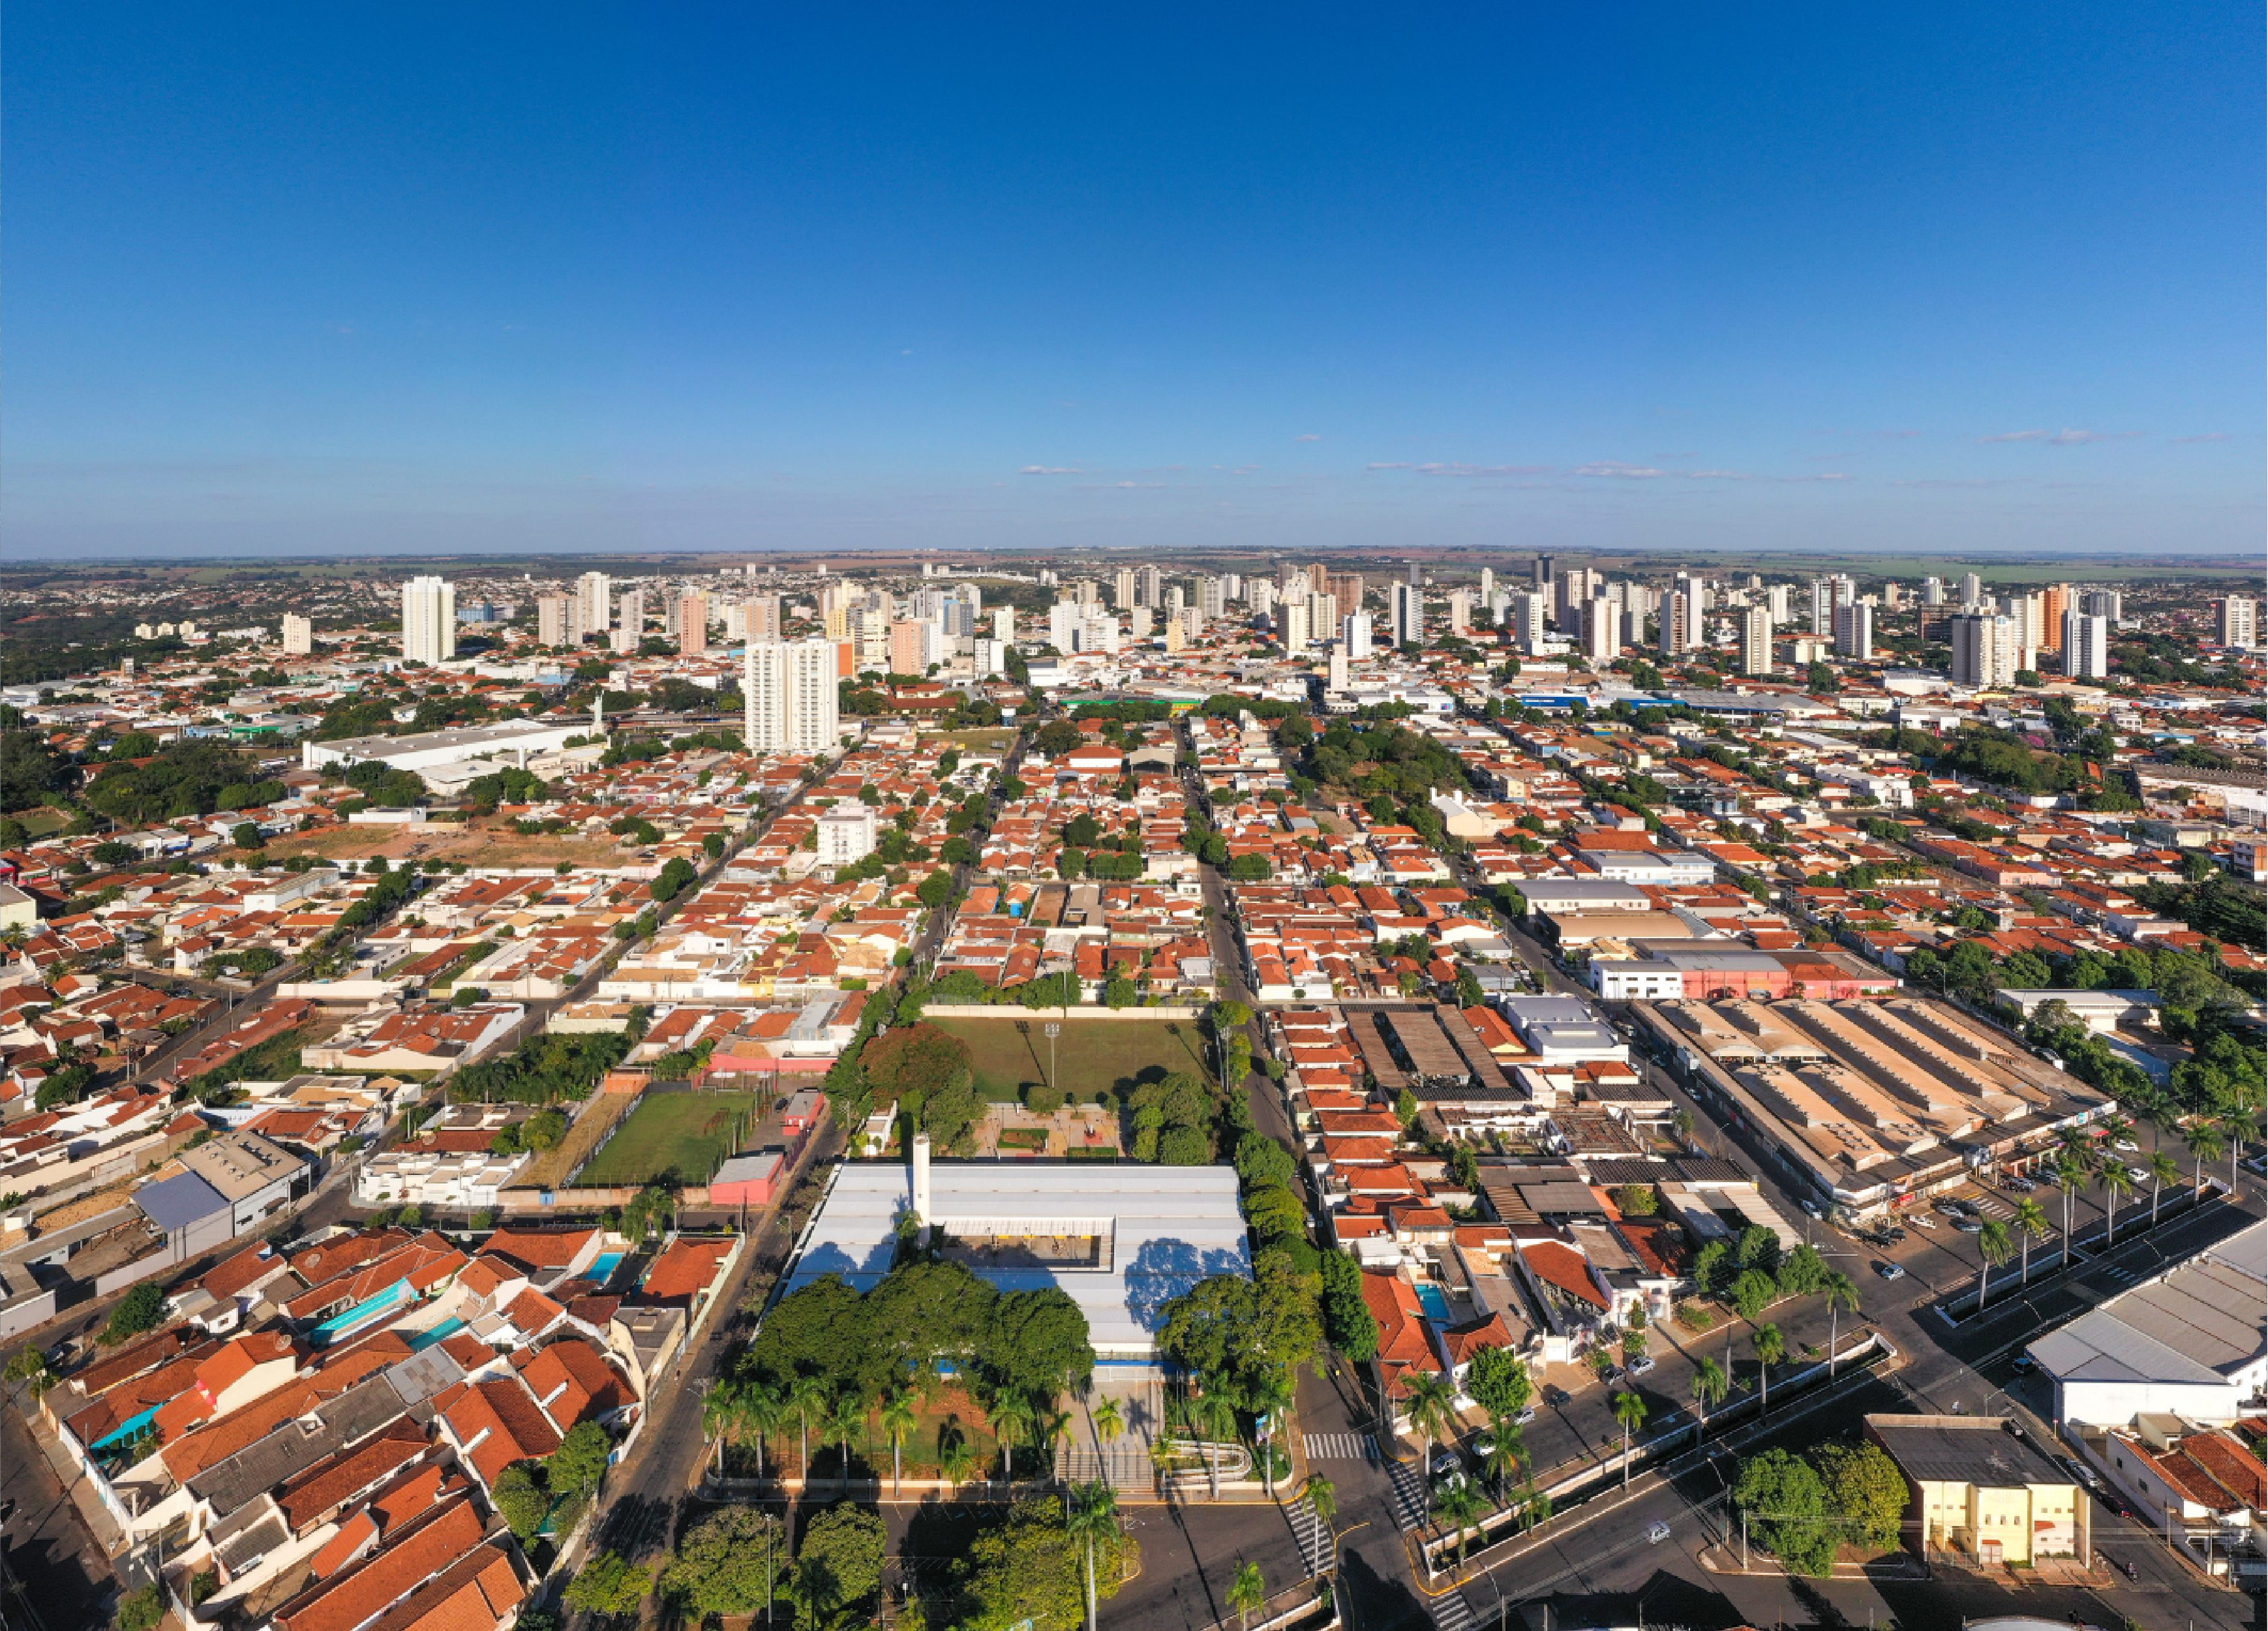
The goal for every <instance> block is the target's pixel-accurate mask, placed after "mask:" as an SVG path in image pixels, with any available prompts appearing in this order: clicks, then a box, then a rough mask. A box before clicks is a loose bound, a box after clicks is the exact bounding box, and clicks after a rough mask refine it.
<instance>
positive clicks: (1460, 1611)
mask: <svg viewBox="0 0 2268 1631" xmlns="http://www.w3.org/2000/svg"><path fill="white" fill-rule="evenodd" d="M1432 1616H1433V1624H1434V1625H1435V1626H1436V1627H1439V1628H1440V1631H1469V1627H1472V1626H1474V1625H1476V1624H1477V1623H1478V1621H1477V1620H1476V1619H1475V1618H1474V1615H1473V1605H1471V1604H1470V1603H1468V1602H1466V1601H1465V1594H1464V1593H1463V1592H1462V1591H1450V1592H1447V1593H1445V1594H1444V1595H1442V1596H1440V1597H1437V1598H1434V1599H1433V1605H1432Z"/></svg>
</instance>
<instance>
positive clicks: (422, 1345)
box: [409, 1315, 465, 1354]
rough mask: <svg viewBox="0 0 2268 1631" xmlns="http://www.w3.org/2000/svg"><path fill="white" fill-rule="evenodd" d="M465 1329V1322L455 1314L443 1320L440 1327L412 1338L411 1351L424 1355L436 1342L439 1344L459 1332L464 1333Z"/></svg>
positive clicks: (410, 1340)
mask: <svg viewBox="0 0 2268 1631" xmlns="http://www.w3.org/2000/svg"><path fill="white" fill-rule="evenodd" d="M464 1328H465V1322H464V1321H463V1320H461V1319H459V1318H458V1317H456V1316H455V1315H451V1316H450V1317H448V1318H446V1319H445V1320H443V1321H442V1322H441V1323H440V1324H439V1325H434V1326H432V1327H431V1328H430V1329H428V1330H424V1331H421V1332H418V1333H417V1334H416V1336H414V1337H412V1338H410V1339H409V1351H410V1352H411V1353H413V1354H422V1353H423V1352H424V1351H425V1350H426V1349H427V1348H429V1347H432V1346H433V1345H434V1344H435V1343H436V1342H439V1341H441V1340H443V1339H446V1338H448V1337H453V1336H455V1335H456V1334H457V1332H460V1331H462V1330H463V1329H464Z"/></svg>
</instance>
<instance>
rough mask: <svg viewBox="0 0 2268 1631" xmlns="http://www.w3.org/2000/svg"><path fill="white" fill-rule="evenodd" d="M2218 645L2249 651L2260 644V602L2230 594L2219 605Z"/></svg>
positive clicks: (2241, 595)
mask: <svg viewBox="0 0 2268 1631" xmlns="http://www.w3.org/2000/svg"><path fill="white" fill-rule="evenodd" d="M2220 643H2221V644H2222V645H2223V646H2235V647H2237V648H2238V649H2239V650H2242V651H2250V650H2251V649H2252V648H2253V647H2254V646H2257V645H2259V644H2260V602H2259V601H2256V600H2254V599H2252V598H2251V597H2250V595H2243V594H2232V595H2230V596H2228V599H2226V600H2224V601H2221V603H2220Z"/></svg>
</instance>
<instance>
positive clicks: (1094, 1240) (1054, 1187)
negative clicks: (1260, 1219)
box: [787, 1150, 1252, 1364]
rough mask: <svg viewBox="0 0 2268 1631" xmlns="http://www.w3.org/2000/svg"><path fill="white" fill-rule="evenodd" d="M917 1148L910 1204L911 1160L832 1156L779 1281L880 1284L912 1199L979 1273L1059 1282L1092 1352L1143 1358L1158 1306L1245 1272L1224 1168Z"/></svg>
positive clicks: (1153, 1352)
mask: <svg viewBox="0 0 2268 1631" xmlns="http://www.w3.org/2000/svg"><path fill="white" fill-rule="evenodd" d="M922 1156H923V1160H922V1165H924V1167H926V1170H927V1173H928V1178H927V1185H926V1187H927V1190H928V1195H927V1204H926V1207H922V1208H918V1209H917V1207H916V1206H915V1199H914V1188H915V1177H916V1173H915V1169H914V1167H913V1166H911V1165H909V1164H908V1163H902V1162H846V1163H845V1164H843V1166H841V1167H838V1168H837V1169H836V1176H835V1181H834V1182H833V1184H831V1185H829V1186H828V1192H827V1197H826V1199H824V1200H822V1201H821V1203H820V1207H819V1213H818V1215H817V1216H816V1217H814V1219H813V1220H812V1224H811V1230H810V1233H809V1235H808V1236H807V1237H806V1241H805V1244H804V1248H803V1253H802V1255H801V1257H799V1258H798V1259H797V1261H796V1264H795V1266H794V1268H793V1269H792V1271H791V1272H790V1273H789V1275H788V1286H787V1288H788V1290H790V1291H796V1290H799V1289H801V1288H803V1287H805V1286H807V1285H809V1284H810V1283H811V1282H812V1281H813V1280H817V1279H819V1278H820V1277H821V1276H822V1275H825V1274H840V1275H841V1276H842V1277H843V1279H844V1280H846V1281H848V1282H849V1283H850V1284H851V1286H852V1287H854V1288H856V1289H858V1290H859V1291H865V1290H869V1289H871V1288H873V1287H874V1286H876V1285H878V1284H880V1281H881V1280H882V1278H883V1276H884V1275H886V1274H887V1273H889V1271H890V1265H891V1263H892V1261H893V1260H894V1259H895V1256H896V1253H897V1228H898V1220H899V1219H900V1218H902V1217H903V1216H905V1215H906V1214H909V1213H913V1212H917V1210H918V1211H920V1212H924V1213H925V1214H926V1216H927V1220H928V1221H929V1223H930V1224H931V1225H932V1228H934V1229H942V1230H943V1231H944V1232H945V1233H946V1235H947V1236H951V1237H952V1239H953V1240H954V1242H955V1243H957V1244H958V1245H959V1246H960V1247H961V1251H957V1252H956V1253H955V1254H954V1255H956V1256H957V1257H959V1258H960V1260H961V1261H963V1262H965V1263H966V1264H967V1265H968V1267H969V1268H970V1269H972V1270H973V1271H974V1272H975V1273H976V1274H977V1275H978V1277H979V1278H981V1279H983V1280H984V1281H985V1282H986V1283H987V1284H989V1285H990V1286H992V1287H994V1288H997V1289H998V1290H1001V1291H1038V1290H1043V1289H1046V1288H1049V1287H1053V1288H1057V1289H1059V1290H1062V1291H1064V1292H1065V1293H1067V1294H1068V1295H1070V1297H1071V1301H1073V1302H1074V1303H1078V1304H1079V1311H1080V1312H1081V1313H1083V1314H1085V1315H1086V1327H1087V1340H1088V1341H1089V1342H1091V1343H1092V1344H1093V1345H1094V1353H1095V1357H1096V1358H1097V1359H1098V1360H1100V1361H1101V1362H1104V1363H1106V1364H1108V1363H1111V1362H1117V1363H1120V1364H1129V1363H1133V1364H1154V1363H1155V1362H1156V1361H1157V1357H1158V1350H1157V1333H1158V1332H1159V1331H1160V1329H1161V1328H1162V1327H1163V1326H1164V1325H1165V1318H1166V1316H1165V1309H1166V1304H1167V1303H1170V1302H1172V1301H1173V1300H1174V1299H1175V1297H1178V1296H1180V1295H1182V1293H1184V1292H1186V1291H1187V1290H1189V1288H1190V1287H1192V1286H1194V1285H1196V1284H1197V1282H1198V1281H1199V1280H1204V1279H1206V1278H1208V1277H1210V1276H1211V1275H1214V1274H1228V1273H1233V1274H1246V1275H1248V1274H1250V1273H1252V1258H1251V1255H1250V1252H1249V1251H1248V1248H1247V1245H1246V1235H1245V1227H1244V1219H1243V1216H1242V1214H1241V1213H1240V1212H1239V1210H1238V1208H1237V1179H1236V1170H1235V1169H1234V1168H1233V1167H1224V1166H1212V1167H1159V1166H1152V1165H1150V1164H1148V1163H1147V1162H1143V1163H1139V1164H1138V1163H1135V1162H1117V1163H1115V1164H1109V1163H1104V1162H1064V1163H1062V1164H1060V1165H1057V1164H1045V1163H1040V1162H1021V1161H1013V1162H1010V1161H1002V1162H994V1161H983V1162H974V1161H972V1162H927V1160H926V1151H925V1150H924V1151H923V1152H922ZM987 1243H991V1244H990V1246H989V1247H988V1244H987ZM1022 1243H1029V1246H1028V1248H1027V1247H1026V1246H1025V1245H1024V1244H1022Z"/></svg>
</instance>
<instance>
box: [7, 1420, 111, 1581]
mask: <svg viewBox="0 0 2268 1631" xmlns="http://www.w3.org/2000/svg"><path fill="white" fill-rule="evenodd" d="M17 1414H18V1419H19V1420H21V1421H22V1422H23V1423H24V1428H25V1430H26V1432H28V1433H29V1434H30V1435H32V1442H33V1443H35V1444H37V1445H38V1446H39V1447H40V1455H42V1456H44V1457H45V1458H47V1463H48V1467H49V1468H50V1469H52V1470H53V1472H55V1481H56V1482H57V1483H59V1484H61V1485H62V1486H63V1493H64V1494H68V1495H69V1496H70V1499H71V1504H72V1505H73V1506H75V1507H77V1509H78V1514H79V1517H81V1518H82V1519H84V1520H85V1524H86V1526H87V1528H88V1530H89V1531H91V1532H92V1534H93V1536H94V1539H95V1541H96V1543H97V1544H98V1545H99V1546H101V1547H102V1549H103V1550H104V1551H105V1552H107V1553H108V1554H110V1555H111V1556H112V1557H117V1556H119V1555H120V1554H122V1553H123V1552H124V1551H125V1550H126V1531H125V1530H123V1529H122V1528H121V1527H120V1526H119V1523H118V1520H117V1519H116V1518H114V1517H111V1515H110V1509H109V1508H108V1507H106V1506H104V1505H103V1504H102V1502H101V1500H100V1499H99V1497H97V1495H96V1494H95V1493H94V1487H93V1486H92V1484H90V1483H89V1482H88V1481H87V1477H86V1474H85V1473H84V1472H80V1471H79V1469H78V1464H77V1462H75V1461H73V1460H72V1459H71V1458H70V1455H69V1454H68V1453H67V1452H65V1450H63V1446H62V1445H61V1444H60V1443H56V1441H55V1434H54V1433H53V1432H51V1431H50V1430H49V1429H48V1425H47V1423H46V1422H44V1421H41V1420H40V1416H39V1414H38V1413H37V1412H34V1411H18V1413H17Z"/></svg>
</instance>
